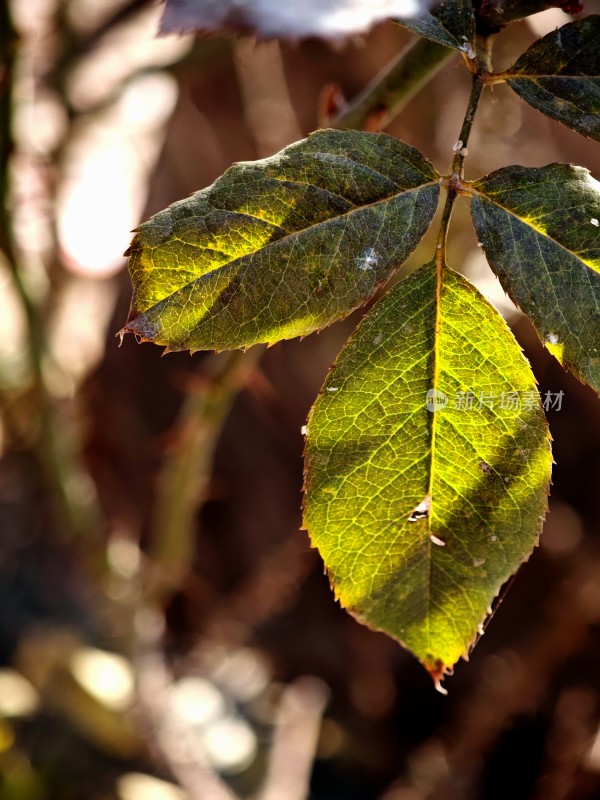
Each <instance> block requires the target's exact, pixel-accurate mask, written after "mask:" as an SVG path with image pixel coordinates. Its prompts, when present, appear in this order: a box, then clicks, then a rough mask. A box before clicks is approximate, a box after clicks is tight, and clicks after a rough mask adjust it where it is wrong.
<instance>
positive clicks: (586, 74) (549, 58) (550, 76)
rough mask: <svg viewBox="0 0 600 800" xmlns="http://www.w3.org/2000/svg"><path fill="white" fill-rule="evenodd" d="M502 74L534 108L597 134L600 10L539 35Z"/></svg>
mask: <svg viewBox="0 0 600 800" xmlns="http://www.w3.org/2000/svg"><path fill="white" fill-rule="evenodd" d="M503 77H505V78H506V79H507V80H508V83H509V85H510V86H511V87H512V88H513V89H514V90H515V92H516V93H517V94H518V95H520V96H521V97H522V98H523V100H526V101H527V102H528V103H529V104H530V105H532V106H533V107H534V108H537V109H538V111H541V112H542V113H544V114H546V116H548V117H552V119H555V120H558V122H562V123H563V125H567V126H568V127H569V128H573V130H576V131H579V133H582V134H583V135H584V136H589V137H590V138H592V139H597V140H600V16H598V15H595V16H591V17H586V18H585V19H580V20H577V21H576V22H570V23H569V24H568V25H563V26H562V28H558V29H557V30H555V31H552V32H551V33H549V34H548V35H547V36H544V38H543V39H540V40H539V41H537V42H535V44H533V45H532V46H531V47H530V48H529V50H527V51H526V52H525V53H524V54H523V55H522V56H521V58H519V60H518V61H517V63H516V64H515V65H514V66H513V67H512V68H511V69H510V70H508V72H506V73H505V74H504V75H503Z"/></svg>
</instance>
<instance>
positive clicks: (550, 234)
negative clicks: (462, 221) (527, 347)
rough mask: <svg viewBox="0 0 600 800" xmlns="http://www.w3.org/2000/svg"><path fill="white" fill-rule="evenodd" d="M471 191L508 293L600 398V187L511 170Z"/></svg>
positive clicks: (584, 179)
mask: <svg viewBox="0 0 600 800" xmlns="http://www.w3.org/2000/svg"><path fill="white" fill-rule="evenodd" d="M557 187H560V191H557ZM472 189H473V192H474V196H473V200H472V203H471V212H472V214H473V221H474V223H475V227H476V229H477V235H478V236H479V239H480V241H481V242H482V244H483V247H484V249H485V253H486V256H487V258H488V261H489V262H490V264H491V266H492V268H493V270H494V272H495V273H496V275H498V277H499V278H500V281H501V282H502V285H503V287H504V289H505V290H506V292H507V293H508V294H509V295H510V296H511V298H512V299H513V300H514V302H515V303H516V304H517V305H519V306H520V307H521V308H522V309H523V311H525V313H526V314H527V315H528V316H529V317H530V318H531V319H532V320H533V322H534V324H535V326H536V328H537V330H538V331H539V333H540V336H541V337H542V340H543V341H544V344H545V345H546V347H547V348H548V349H549V350H550V352H551V353H553V354H554V355H555V356H556V358H558V360H559V361H560V362H561V363H562V364H563V366H565V367H567V368H568V369H570V370H572V371H573V372H574V373H575V374H576V375H577V376H578V377H579V378H581V380H583V381H586V382H587V383H589V384H590V385H591V386H593V387H595V388H596V389H597V390H598V391H600V350H599V348H600V310H599V306H598V302H599V299H600V229H599V228H598V218H599V217H600V183H598V181H596V180H594V179H593V178H592V177H591V175H590V173H589V172H588V171H587V170H586V169H583V168H582V167H571V166H569V165H567V164H550V165H549V166H547V167H542V168H541V169H527V168H526V167H506V168H504V169H500V170H498V171H497V172H493V173H492V174H491V175H488V176H487V177H486V178H482V179H481V180H479V181H476V182H475V183H474V184H473V185H472Z"/></svg>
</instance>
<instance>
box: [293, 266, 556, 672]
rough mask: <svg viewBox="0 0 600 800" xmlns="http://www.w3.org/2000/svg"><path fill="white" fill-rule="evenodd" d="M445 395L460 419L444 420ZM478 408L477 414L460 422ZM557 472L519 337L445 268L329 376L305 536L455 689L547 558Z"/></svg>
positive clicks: (399, 299) (395, 299) (367, 607)
mask: <svg viewBox="0 0 600 800" xmlns="http://www.w3.org/2000/svg"><path fill="white" fill-rule="evenodd" d="M430 390H432V391H435V392H437V393H443V394H437V397H438V404H439V405H440V406H443V400H444V396H445V397H446V398H447V399H448V403H447V405H446V406H445V407H443V408H441V409H440V410H438V411H435V412H430V411H428V409H427V408H426V396H427V393H428V392H429V391H430ZM468 393H472V396H473V397H474V402H473V408H471V409H470V410H469V409H461V408H460V407H455V405H459V406H460V403H461V401H462V400H468V399H469V397H470V395H469V394H468ZM509 393H513V394H509ZM509 398H513V399H514V398H517V401H518V403H517V407H515V408H510V407H504V408H502V407H501V404H502V401H504V405H507V406H508V405H509V403H508V402H507V401H508V399H509ZM482 400H483V403H482V402H481V401H482ZM457 401H458V403H457ZM489 403H491V405H492V406H493V408H490V407H489V405H488V404H489ZM480 405H481V407H480ZM550 462H551V457H550V445H549V434H548V431H547V425H546V421H545V419H544V416H543V413H542V411H541V408H540V402H539V394H538V392H537V390H536V384H535V379H534V377H533V374H532V373H531V370H530V367H529V365H528V363H527V361H526V359H525V358H524V356H523V354H522V352H521V349H520V348H519V346H518V344H517V343H516V342H515V340H514V338H513V336H512V334H511V332H510V331H509V329H508V328H507V326H506V324H505V322H504V321H503V319H502V318H501V317H500V315H499V314H498V313H497V312H496V311H495V310H494V309H493V308H492V307H491V306H490V304H489V303H488V302H487V301H486V300H485V299H484V298H483V297H482V296H481V295H480V294H479V292H478V291H477V289H475V287H474V286H472V285H471V284H470V283H469V282H468V281H467V280H466V279H465V278H463V277H462V276H460V275H458V274H456V273H454V272H452V271H450V270H447V269H446V270H444V277H443V281H442V283H441V285H440V286H439V287H438V283H437V279H436V269H435V265H434V264H429V265H427V266H425V267H422V268H421V269H419V270H418V271H416V272H415V273H413V274H412V275H411V276H410V277H409V278H408V279H406V280H405V281H403V282H401V283H399V284H397V285H396V286H395V287H394V288H393V289H392V290H391V291H389V292H388V293H387V294H386V295H384V297H383V298H382V300H380V301H379V302H378V303H377V304H376V305H375V306H374V308H373V309H372V310H371V312H370V313H369V314H368V315H367V316H366V317H365V318H364V320H363V322H362V323H361V324H360V326H359V327H358V329H357V331H356V332H355V334H354V335H353V336H352V337H351V339H350V340H349V342H348V344H347V345H346V347H345V349H344V350H343V351H342V353H341V355H340V356H339V358H338V360H337V362H336V364H335V365H334V367H333V368H332V370H331V372H330V373H329V376H328V377H327V380H326V382H325V385H324V387H323V390H322V392H321V394H320V396H319V398H318V399H317V401H316V403H315V405H314V407H313V409H312V411H311V414H310V417H309V422H308V435H307V443H306V465H307V466H306V498H305V518H304V521H305V526H306V528H307V529H308V531H309V533H310V536H311V539H312V541H313V543H314V544H315V545H316V546H317V547H318V549H319V551H320V553H321V555H322V557H323V560H324V562H325V565H326V567H327V570H328V572H329V575H330V579H331V582H332V584H333V587H334V590H335V593H336V596H337V598H338V599H339V600H340V602H341V603H342V605H343V606H345V607H346V608H347V609H348V610H349V611H351V612H352V613H353V614H354V615H356V616H357V617H358V618H359V619H361V620H362V621H364V622H366V623H367V624H368V625H370V626H371V627H373V628H377V629H381V630H383V631H385V632H386V633H388V634H390V635H391V636H393V637H395V638H397V639H399V640H400V642H402V643H403V644H404V645H405V646H406V647H408V648H409V649H410V650H412V652H413V653H414V654H415V655H416V656H417V657H418V658H419V659H420V660H421V661H422V662H423V664H424V665H425V667H426V668H427V669H428V670H429V671H430V673H432V675H433V676H434V678H435V679H436V680H438V681H439V679H440V678H441V677H442V675H443V673H444V671H448V670H449V669H450V668H451V667H452V665H453V664H454V663H455V662H456V661H457V660H458V659H459V658H460V657H461V656H466V655H467V653H468V651H469V648H470V647H471V646H472V644H473V642H474V640H475V638H476V636H477V633H478V630H480V626H481V623H482V621H483V619H484V618H485V616H486V612H487V610H488V607H489V605H490V603H491V601H492V599H493V598H494V597H495V596H496V595H497V593H498V591H499V589H500V587H501V585H502V583H503V582H504V581H506V579H507V578H508V577H509V576H510V575H511V574H512V573H513V572H514V571H515V570H516V569H517V567H518V566H519V565H520V564H521V563H522V562H523V561H524V560H525V559H526V558H527V557H528V556H529V554H530V553H531V551H532V549H533V547H534V546H535V544H536V542H537V540H538V534H539V530H540V526H541V522H542V518H543V516H544V513H545V511H546V505H547V493H548V485H549V478H550Z"/></svg>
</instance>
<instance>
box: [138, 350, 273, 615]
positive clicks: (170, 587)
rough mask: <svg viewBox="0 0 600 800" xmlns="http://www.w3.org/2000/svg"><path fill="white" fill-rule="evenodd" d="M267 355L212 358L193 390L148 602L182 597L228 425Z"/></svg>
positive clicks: (162, 499) (155, 545)
mask: <svg viewBox="0 0 600 800" xmlns="http://www.w3.org/2000/svg"><path fill="white" fill-rule="evenodd" d="M262 353H263V348H262V347H254V348H252V349H251V350H249V351H248V352H247V353H241V352H239V351H234V352H230V353H223V354H220V355H218V356H212V357H210V360H209V363H208V367H207V368H206V369H205V370H204V372H203V375H202V379H197V380H196V384H195V385H192V386H191V387H190V390H189V392H188V394H187V397H186V398H185V400H184V403H183V406H182V408H181V411H180V413H179V419H178V421H177V423H176V425H175V431H176V437H177V438H176V441H175V443H174V445H173V446H172V448H171V451H170V453H169V454H168V455H167V457H166V458H165V461H164V463H163V466H162V469H161V472H160V475H159V478H158V493H157V498H156V502H155V507H154V513H153V515H152V519H153V524H152V528H153V533H152V537H151V544H150V550H149V559H150V564H151V570H152V573H151V576H150V579H149V581H148V595H147V597H146V600H147V601H149V602H151V603H152V604H155V605H161V604H162V602H163V601H164V600H165V599H166V598H167V597H168V596H169V595H170V594H171V593H172V592H174V591H177V589H178V588H179V586H180V585H181V582H182V581H183V579H184V578H185V576H186V575H187V573H188V571H189V569H190V565H191V563H192V561H193V551H194V540H195V535H196V525H195V520H196V515H197V513H198V510H199V508H200V507H201V505H202V503H203V502H204V499H205V494H206V487H207V485H208V482H209V480H210V476H211V475H212V462H213V457H214V452H215V448H216V446H217V443H218V440H219V437H220V435H221V430H222V428H223V423H224V421H225V419H226V417H227V415H228V414H229V411H230V409H231V406H232V404H233V402H234V400H235V398H236V397H237V395H238V393H239V392H240V391H241V389H242V388H243V386H244V384H245V383H246V380H247V378H248V376H249V374H250V372H251V371H252V370H253V369H254V367H255V366H256V363H257V361H258V359H259V358H260V356H261V355H262Z"/></svg>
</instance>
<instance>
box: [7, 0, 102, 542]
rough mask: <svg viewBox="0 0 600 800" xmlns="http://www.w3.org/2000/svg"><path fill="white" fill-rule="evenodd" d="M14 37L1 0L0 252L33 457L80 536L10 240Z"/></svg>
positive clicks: (30, 302)
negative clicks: (19, 315) (22, 326)
mask: <svg viewBox="0 0 600 800" xmlns="http://www.w3.org/2000/svg"><path fill="white" fill-rule="evenodd" d="M18 47H19V36H18V33H17V31H16V30H15V28H14V25H13V21H12V17H11V13H10V7H9V2H8V0H0V250H1V251H2V253H3V255H4V258H5V260H6V263H7V266H8V268H9V271H10V275H11V278H12V282H13V286H14V289H15V293H16V296H17V299H18V301H19V303H20V305H21V308H22V311H23V316H24V318H25V323H26V330H27V348H28V356H29V368H30V371H31V394H32V397H33V400H34V403H35V410H36V417H37V419H36V422H37V424H38V432H37V436H36V443H35V455H36V458H37V461H38V463H39V465H40V468H41V472H42V474H43V477H44V481H45V483H46V485H47V488H48V490H49V494H50V497H51V500H52V503H53V506H54V511H55V513H56V524H57V530H59V531H61V532H62V533H63V534H66V535H67V536H68V535H71V534H83V533H87V532H88V530H89V527H90V525H89V523H90V516H89V512H90V509H89V508H88V506H87V503H86V502H85V501H84V502H81V500H80V499H79V497H78V494H79V488H80V485H81V481H80V480H79V478H81V477H82V475H81V472H80V470H79V468H78V465H77V463H76V460H75V459H74V458H72V457H71V455H70V453H69V452H68V451H69V449H70V447H71V445H72V442H71V441H70V440H71V438H72V437H71V436H70V435H69V434H71V433H72V431H67V435H66V436H65V432H64V430H60V428H61V425H60V423H59V420H58V419H57V414H56V411H55V408H54V406H53V400H54V398H53V397H52V396H51V393H50V392H49V391H48V388H47V386H46V383H45V378H44V356H45V351H46V346H45V341H46V331H45V330H44V326H43V323H42V318H41V315H40V310H39V308H38V305H37V303H36V302H35V300H34V299H33V298H32V297H31V295H30V293H29V289H28V287H27V282H26V280H25V279H24V276H23V271H22V267H21V264H20V254H19V248H18V245H17V243H16V241H15V236H14V231H13V226H12V220H11V208H12V204H13V192H12V180H11V169H12V163H11V162H12V157H13V154H14V150H15V142H14V138H13V131H12V124H13V108H14V76H15V67H16V62H17V58H18Z"/></svg>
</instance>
